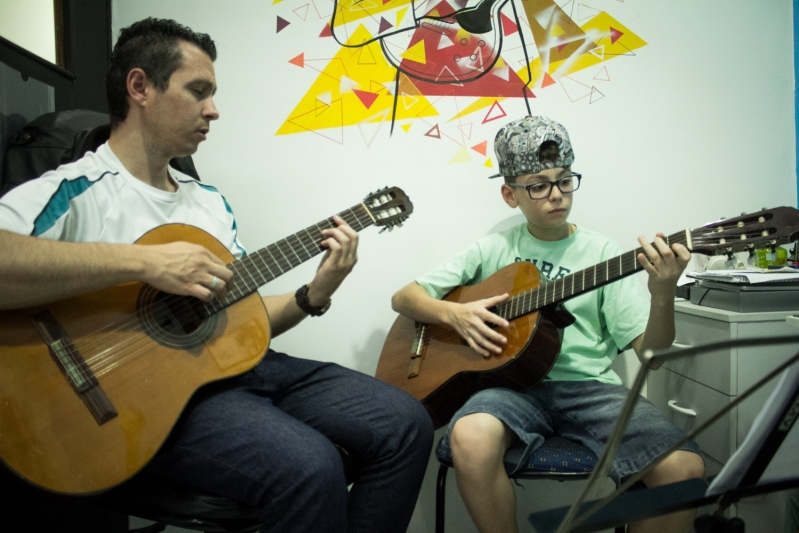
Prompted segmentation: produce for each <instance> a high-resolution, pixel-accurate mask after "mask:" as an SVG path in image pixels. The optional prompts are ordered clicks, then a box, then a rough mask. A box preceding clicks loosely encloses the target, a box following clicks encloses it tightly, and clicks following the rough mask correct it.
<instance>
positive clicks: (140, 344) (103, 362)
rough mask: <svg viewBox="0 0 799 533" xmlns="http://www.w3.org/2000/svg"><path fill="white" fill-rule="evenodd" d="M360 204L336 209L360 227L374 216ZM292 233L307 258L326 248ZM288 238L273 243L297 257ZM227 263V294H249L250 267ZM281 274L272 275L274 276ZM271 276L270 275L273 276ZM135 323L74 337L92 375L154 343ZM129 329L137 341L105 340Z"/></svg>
mask: <svg viewBox="0 0 799 533" xmlns="http://www.w3.org/2000/svg"><path fill="white" fill-rule="evenodd" d="M359 207H361V208H362V207H363V206H362V205H361V206H355V207H353V208H350V209H349V210H347V211H344V212H342V213H339V216H341V217H342V219H344V221H345V222H347V223H348V224H349V225H350V226H354V224H355V223H356V222H357V223H358V225H360V226H361V228H360V229H363V228H365V227H367V226H368V225H371V223H372V222H373V220H372V218H371V216H370V215H369V214H368V213H365V216H360V217H359V215H358V214H356V213H355V211H354V210H355V209H357V208H359ZM362 219H363V220H362ZM364 222H365V223H364ZM324 224H327V227H325V228H324V229H328V228H333V227H335V225H334V224H333V223H332V218H330V219H326V220H325V221H322V222H320V223H319V224H316V226H315V227H316V229H317V230H318V231H319V232H320V233H321V229H319V227H320V225H324ZM310 228H313V226H311V227H309V228H306V230H304V231H305V232H306V234H307V235H309V236H310V233H309V232H308V229H310ZM294 237H295V238H297V239H298V240H300V243H301V245H302V246H303V248H304V249H305V251H306V252H308V247H310V248H311V249H312V250H313V251H314V252H315V253H313V254H310V253H309V257H308V259H310V258H311V257H313V256H314V255H318V254H319V253H321V252H322V251H325V249H323V248H322V247H321V243H320V242H315V241H311V242H307V247H306V244H304V243H303V242H302V240H303V239H304V238H303V237H302V236H299V237H298V236H297V235H296V234H295V235H294ZM289 238H291V237H289ZM289 238H287V239H283V240H282V241H278V243H275V244H276V245H279V244H288V246H289V247H290V249H291V251H292V253H294V254H295V256H296V257H297V258H298V259H299V255H297V252H296V251H294V249H293V248H291V243H290V242H288V239H289ZM271 246H274V245H270V246H269V247H266V248H262V249H261V250H259V251H258V252H255V253H254V254H252V255H256V254H258V253H259V252H263V251H265V250H267V248H270V247H271ZM277 249H278V250H279V251H280V252H281V254H283V256H284V257H286V256H285V254H286V253H287V252H288V250H286V252H284V251H283V250H281V249H280V248H279V247H278V248H277ZM270 255H271V252H270ZM246 257H249V256H246ZM258 258H259V259H260V260H261V262H262V263H263V262H264V258H263V257H260V256H259V257H258ZM273 259H274V257H273ZM306 260H307V259H306ZM287 262H288V265H289V266H288V268H286V269H283V268H282V267H281V265H280V261H278V260H277V259H274V265H273V266H275V267H277V268H278V269H279V270H280V274H282V273H284V272H285V271H287V270H288V269H291V268H293V266H296V265H291V262H290V261H287ZM298 264H299V263H298ZM230 265H231V268H232V269H233V270H234V279H233V285H234V288H233V289H232V290H231V291H230V292H229V293H228V296H230V295H231V294H234V293H236V292H238V293H239V295H238V296H235V300H238V299H240V298H241V297H243V296H246V295H249V294H251V293H252V292H253V291H252V290H249V287H248V284H247V282H246V279H245V278H244V276H243V275H242V273H241V270H242V269H243V270H244V271H245V272H246V274H247V275H248V276H249V277H250V279H251V280H253V281H255V280H254V278H253V276H252V272H251V271H249V270H248V269H246V268H242V267H241V265H242V263H241V260H239V261H235V262H233V263H231V264H230ZM270 273H271V274H273V275H274V273H273V272H271V271H270ZM280 274H277V275H274V277H277V276H279V275H280ZM274 277H273V278H272V279H274ZM256 289H257V287H256ZM245 290H247V292H246V293H245V292H244V291H245ZM180 298H190V297H185V296H178V295H168V296H166V297H165V298H163V300H162V302H165V301H167V300H172V301H174V300H176V299H180ZM227 299H228V297H226V298H225V299H223V300H227ZM154 307H155V306H154V304H149V305H146V306H142V309H143V310H146V311H150V310H152V309H153V308H154ZM204 307H205V308H206V310H207V309H208V307H212V306H211V305H210V304H205V305H204ZM223 308H224V305H223V306H221V307H219V309H212V310H213V311H214V312H216V311H218V310H220V309H223ZM189 312H192V311H188V312H186V313H183V314H182V315H181V314H176V315H175V317H176V318H178V319H186V318H187V317H189V316H190V315H189V314H188V313H189ZM209 314H210V313H209ZM138 326H139V319H138V318H136V317H131V316H129V317H126V319H125V320H121V321H117V322H115V323H111V324H108V325H106V326H104V327H102V328H99V329H97V330H95V331H94V332H91V334H92V337H91V338H90V339H88V338H87V339H81V340H77V341H74V345H75V348H77V349H78V351H79V352H80V353H82V354H86V353H92V352H97V353H95V354H94V355H91V356H89V357H85V359H84V360H85V362H86V365H87V367H88V369H89V370H92V371H94V374H95V377H99V376H102V375H104V374H106V373H107V372H110V371H111V370H113V369H114V368H116V367H118V366H119V365H120V364H123V363H124V362H126V361H128V360H129V359H131V358H133V357H138V356H140V355H141V354H143V353H146V352H147V351H148V350H149V349H150V347H151V346H152V345H153V344H155V343H157V341H155V340H153V339H151V338H150V337H149V336H148V335H146V333H145V332H144V331H143V330H142V329H141V328H140V327H138ZM129 330H133V331H136V332H139V333H142V335H143V338H142V339H140V340H139V341H134V342H133V343H132V344H131V343H130V341H129V339H124V340H121V341H118V342H115V343H110V344H109V343H107V340H108V338H110V337H113V338H114V340H116V339H118V335H115V334H117V333H120V332H126V331H127V332H130V331H129ZM123 346H124V348H122V349H120V347H123ZM79 372H80V373H83V370H82V369H79ZM84 377H88V376H84Z"/></svg>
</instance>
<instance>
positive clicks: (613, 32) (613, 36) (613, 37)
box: [610, 26, 624, 44]
mask: <svg viewBox="0 0 799 533" xmlns="http://www.w3.org/2000/svg"><path fill="white" fill-rule="evenodd" d="M622 35H624V32H621V31H619V30H617V29H616V28H614V27H613V26H611V27H610V44H616V41H618V40H619V39H621V36H622Z"/></svg>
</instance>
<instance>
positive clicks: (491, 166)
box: [483, 157, 494, 168]
mask: <svg viewBox="0 0 799 533" xmlns="http://www.w3.org/2000/svg"><path fill="white" fill-rule="evenodd" d="M483 166H484V167H488V168H493V167H494V164H493V163H491V158H490V157H489V158H488V159H486V162H485V164H484V165H483Z"/></svg>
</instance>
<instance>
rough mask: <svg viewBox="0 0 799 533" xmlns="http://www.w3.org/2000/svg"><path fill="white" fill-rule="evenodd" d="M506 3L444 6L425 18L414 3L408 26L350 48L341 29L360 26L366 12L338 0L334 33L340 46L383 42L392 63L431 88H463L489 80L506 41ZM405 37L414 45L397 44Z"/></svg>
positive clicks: (351, 0)
mask: <svg viewBox="0 0 799 533" xmlns="http://www.w3.org/2000/svg"><path fill="white" fill-rule="evenodd" d="M507 2H508V0H480V2H478V3H477V5H475V6H473V7H469V8H462V9H457V10H454V9H453V8H452V6H451V5H450V4H449V3H447V2H446V1H442V2H440V3H438V4H437V5H435V6H434V7H433V8H432V9H430V10H428V11H427V12H426V14H424V15H417V12H416V3H415V2H410V4H411V10H412V11H411V13H410V14H409V15H408V17H407V18H408V19H409V25H408V27H402V26H399V27H397V28H395V29H390V30H385V31H380V28H378V31H377V32H375V34H376V35H377V36H376V37H374V38H372V39H370V40H366V41H364V42H359V43H357V44H347V39H346V38H345V37H344V36H343V35H340V34H341V33H342V27H344V26H346V25H347V24H358V23H360V22H361V21H362V18H363V12H364V10H365V9H366V8H364V7H363V5H362V4H361V3H360V2H358V1H357V0H336V1H335V5H334V8H333V15H332V17H331V20H330V28H331V32H332V34H333V37H334V38H335V39H336V41H337V42H338V43H339V44H340V45H341V46H345V47H351V48H356V47H362V46H365V45H367V44H369V43H370V42H374V41H380V46H381V48H382V50H383V55H384V56H385V57H386V59H387V60H388V62H389V63H390V64H391V65H393V66H394V67H395V68H397V69H398V70H399V71H400V72H403V73H405V74H407V75H409V76H412V77H415V78H418V79H421V80H425V81H429V82H433V83H462V82H466V81H471V80H474V79H477V78H479V77H481V76H483V75H485V74H486V73H487V72H488V71H490V70H491V67H493V66H494V63H496V61H497V59H498V58H499V55H500V52H501V51H502V37H503V32H502V22H501V18H500V16H499V12H500V10H501V9H502V8H503V6H504V5H505V4H506V3H507ZM376 17H377V14H375V15H372V18H376ZM380 18H381V20H382V21H386V20H387V19H386V18H385V17H382V16H381V17H380ZM386 24H388V23H387V22H384V23H383V27H385V25H386ZM389 25H390V24H389ZM402 37H405V38H408V39H410V40H409V41H408V42H407V43H402V44H399V41H401V39H402ZM389 38H393V39H391V40H387V39H389ZM413 50H418V51H417V52H414V51H413Z"/></svg>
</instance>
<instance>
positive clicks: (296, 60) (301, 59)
mask: <svg viewBox="0 0 799 533" xmlns="http://www.w3.org/2000/svg"><path fill="white" fill-rule="evenodd" d="M289 63H291V64H292V65H297V66H298V67H300V68H305V52H303V53H301V54H300V55H298V56H297V57H292V58H291V59H289Z"/></svg>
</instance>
